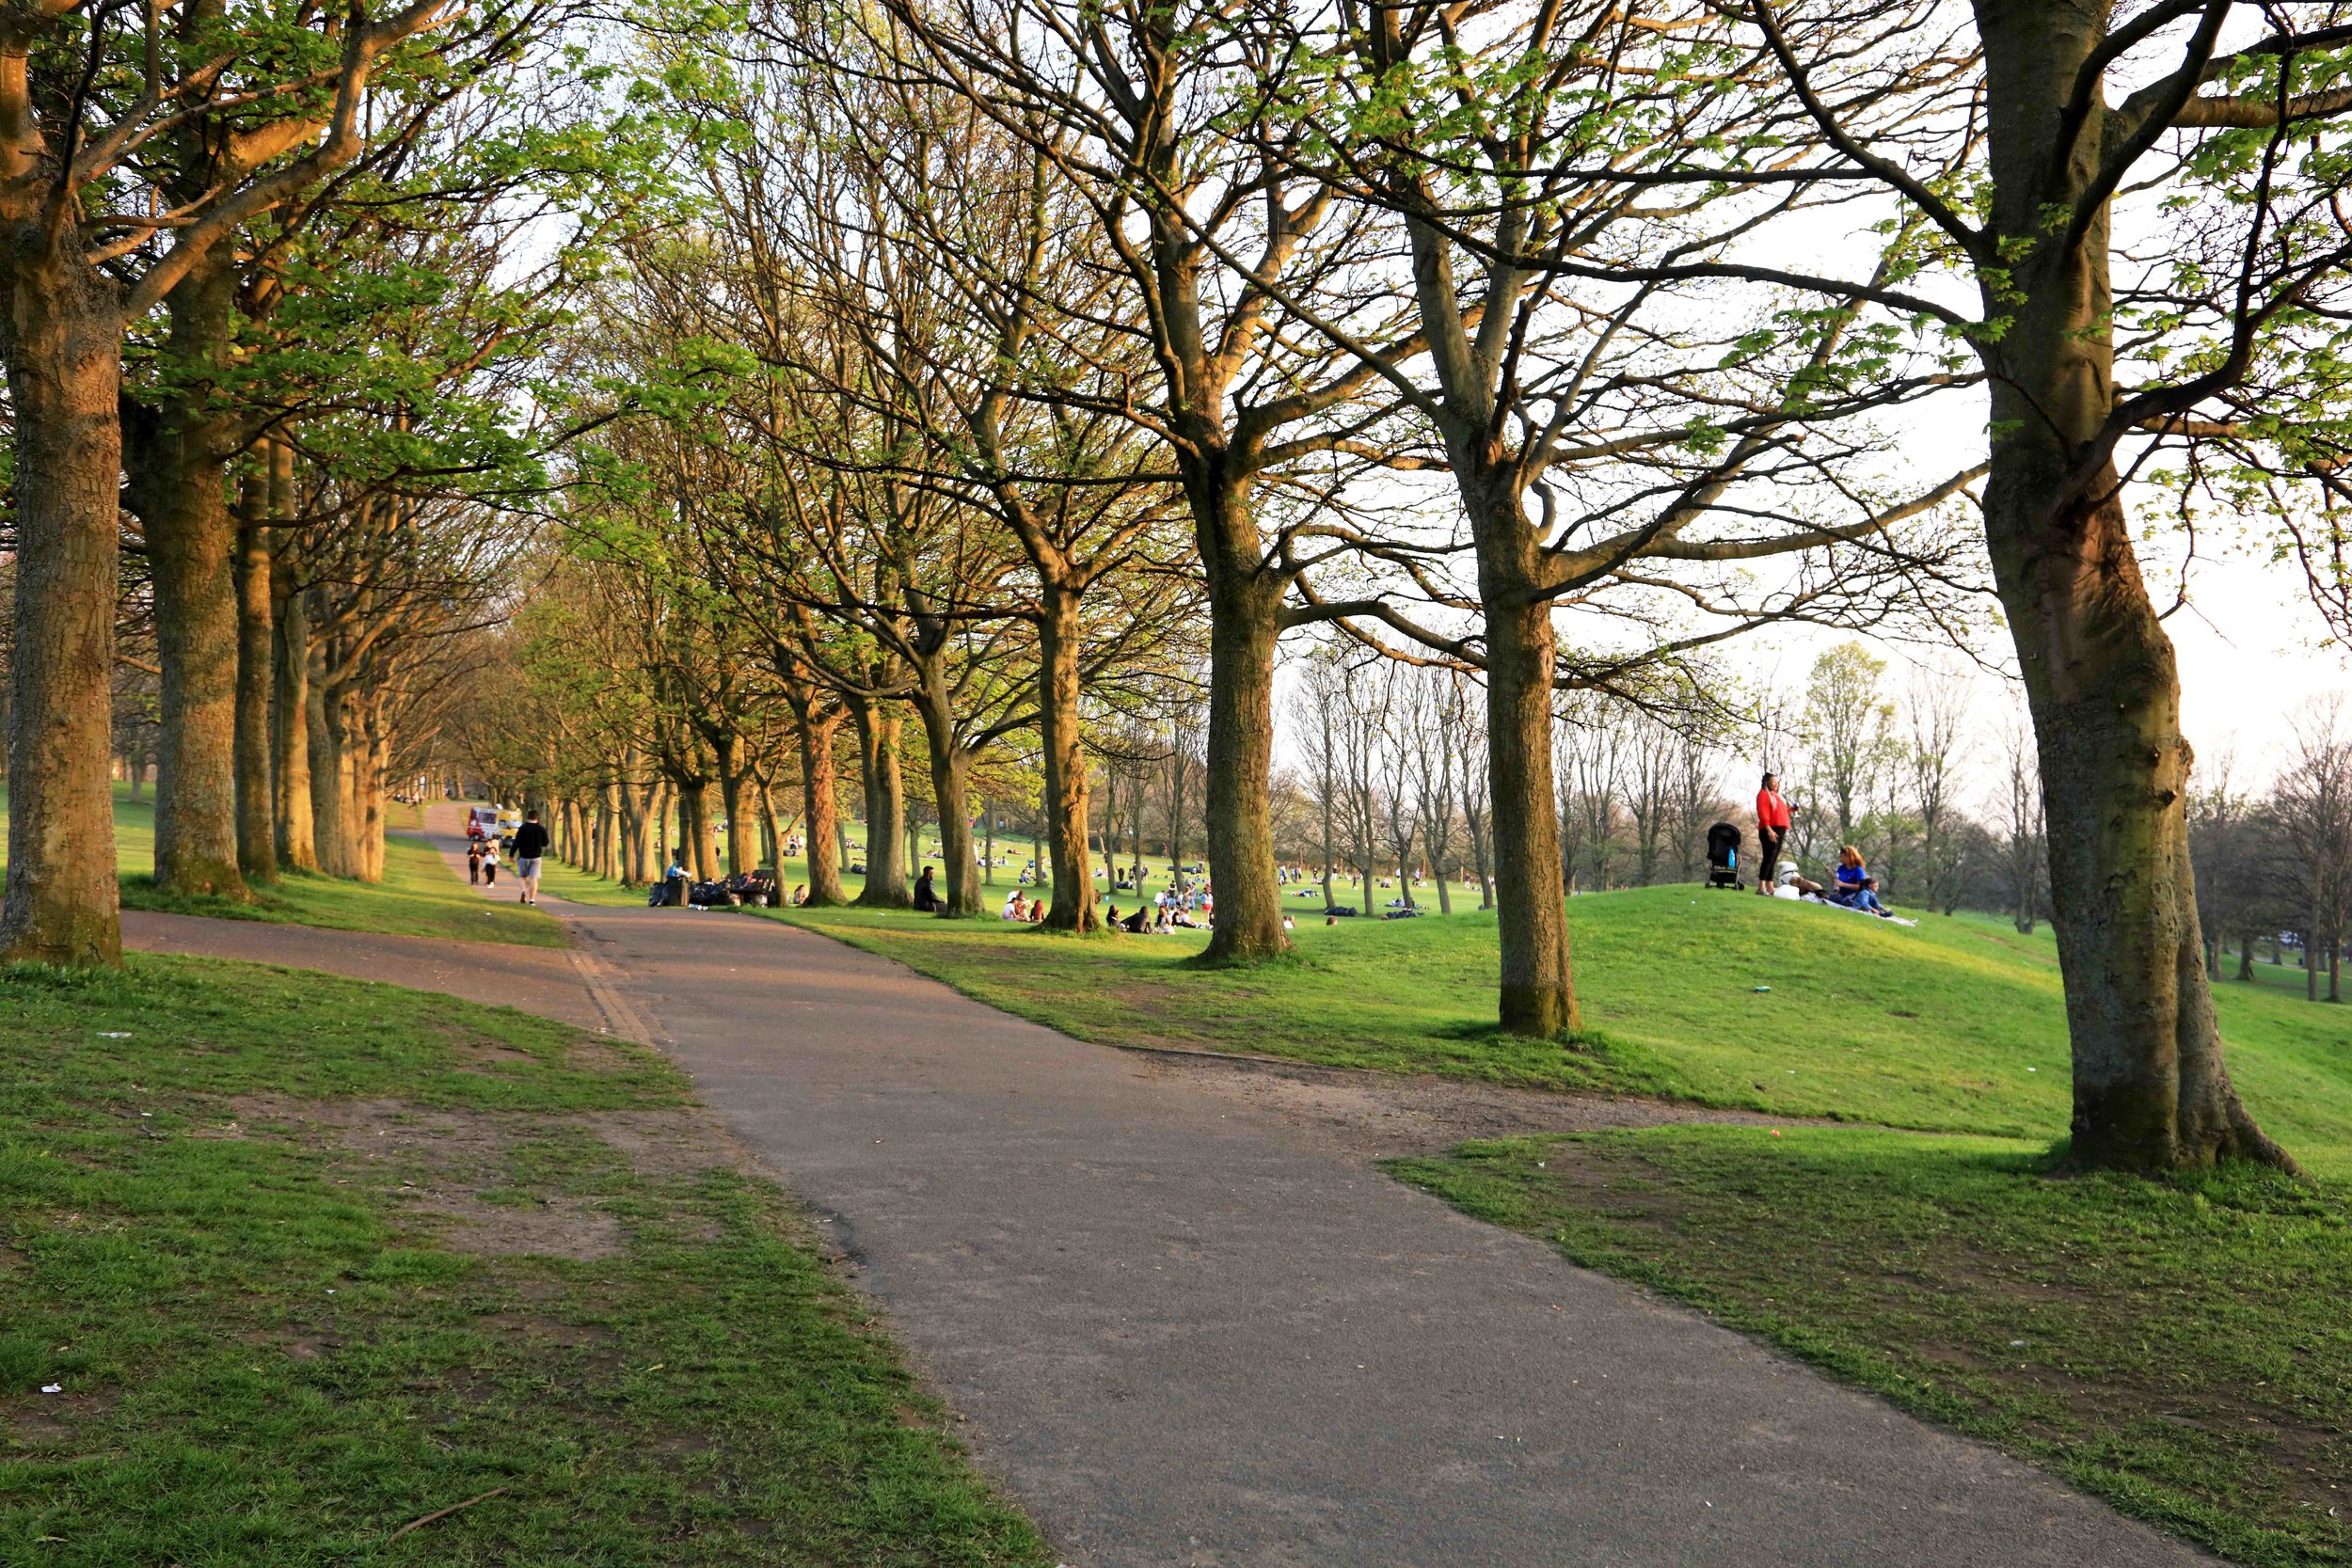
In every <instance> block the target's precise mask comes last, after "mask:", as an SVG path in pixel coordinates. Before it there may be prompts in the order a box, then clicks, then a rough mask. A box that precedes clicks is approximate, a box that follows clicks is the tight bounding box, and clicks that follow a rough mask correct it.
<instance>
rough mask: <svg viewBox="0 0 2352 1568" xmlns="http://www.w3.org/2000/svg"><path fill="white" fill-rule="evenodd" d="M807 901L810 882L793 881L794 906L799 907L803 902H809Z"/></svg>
mask: <svg viewBox="0 0 2352 1568" xmlns="http://www.w3.org/2000/svg"><path fill="white" fill-rule="evenodd" d="M807 902H808V884H807V883H806V882H795V883H793V884H792V907H793V908H794V909H798V908H800V907H801V906H802V905H803V904H805V903H807Z"/></svg>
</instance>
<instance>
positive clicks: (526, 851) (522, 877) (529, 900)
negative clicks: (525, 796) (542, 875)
mask: <svg viewBox="0 0 2352 1568" xmlns="http://www.w3.org/2000/svg"><path fill="white" fill-rule="evenodd" d="M547 852H548V831H547V830H546V829H545V828H543V827H541V826H540V825H539V814H538V813H537V812H535V811H527V812H525V813H523V825H522V826H521V827H519V828H517V829H516V830H515V876H516V879H517V880H518V881H520V882H521V883H522V885H523V893H522V902H524V903H526V904H536V903H538V902H539V857H540V856H542V855H544V854H546V853H547Z"/></svg>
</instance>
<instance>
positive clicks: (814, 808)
mask: <svg viewBox="0 0 2352 1568" xmlns="http://www.w3.org/2000/svg"><path fill="white" fill-rule="evenodd" d="M792 716H793V720H794V721H795V723H796V724H797V726H798V727H799V730H800V739H801V813H802V815H803V816H804V817H806V818H807V821H808V904H809V906H810V907H811V908H813V909H821V908H825V907H828V906H831V905H834V904H842V903H847V902H848V901H849V900H848V898H847V897H846V895H843V893H842V891H841V820H840V811H841V784H840V780H839V778H838V777H837V776H836V774H835V772H834V736H835V735H836V734H838V733H839V731H840V728H841V720H842V717H843V714H842V710H841V709H839V708H834V709H833V710H831V711H830V712H826V711H821V710H819V709H818V705H817V704H816V703H815V702H814V701H813V700H803V699H795V700H794V702H793V707H792ZM776 874H777V875H778V876H779V877H781V876H782V875H783V874H784V873H783V871H782V869H781V868H779V869H778V871H777V873H776Z"/></svg>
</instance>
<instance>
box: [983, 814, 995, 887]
mask: <svg viewBox="0 0 2352 1568" xmlns="http://www.w3.org/2000/svg"><path fill="white" fill-rule="evenodd" d="M980 827H981V832H982V834H983V837H982V840H981V844H980V882H981V885H982V886H984V887H994V886H995V885H996V807H995V804H994V802H993V801H989V800H982V801H981V802H980Z"/></svg>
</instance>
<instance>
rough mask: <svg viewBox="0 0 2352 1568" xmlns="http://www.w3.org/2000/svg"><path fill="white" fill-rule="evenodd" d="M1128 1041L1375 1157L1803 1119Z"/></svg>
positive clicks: (1161, 1076)
mask: <svg viewBox="0 0 2352 1568" xmlns="http://www.w3.org/2000/svg"><path fill="white" fill-rule="evenodd" d="M1123 1049H1127V1050H1130V1051H1133V1052H1134V1053H1135V1055H1136V1069H1135V1070H1136V1072H1138V1073H1139V1074H1141V1075H1142V1076H1143V1077H1146V1078H1149V1079H1152V1081H1154V1082H1157V1083H1169V1084H1181V1085H1184V1086H1186V1087H1188V1088H1196V1089H1206V1090H1208V1091H1210V1092H1211V1093H1214V1094H1218V1095H1222V1096H1225V1097H1226V1098H1228V1099H1231V1100H1235V1101H1240V1102H1242V1103H1243V1104H1246V1105H1249V1106H1252V1107H1255V1108H1256V1109H1258V1110H1261V1111H1265V1112H1268V1113H1271V1114H1272V1115H1274V1116H1276V1117H1279V1118H1280V1119H1281V1120H1282V1121H1284V1122H1286V1123H1288V1124H1289V1125H1291V1126H1293V1127H1295V1128H1299V1129H1301V1130H1302V1131H1305V1132H1309V1133H1311V1134H1313V1135H1316V1136H1319V1137H1322V1138H1326V1139H1328V1140H1330V1141H1332V1142H1335V1143H1337V1144H1339V1145H1340V1146H1341V1147H1343V1148H1345V1149H1346V1150H1347V1151H1348V1152H1350V1153H1351V1154H1358V1155H1361V1156H1364V1157H1366V1158H1369V1159H1375V1160H1376V1159H1387V1158H1389V1157H1391V1156H1394V1155H1402V1154H1437V1153H1441V1152H1443V1151H1444V1150H1446V1149H1449V1148H1453V1147H1454V1145H1455V1144H1458V1143H1463V1142H1467V1141H1469V1140H1470V1139H1474V1138H1513V1137H1521V1136H1526V1135H1531V1134H1534V1133H1538V1132H1595V1131H1598V1130H1600V1129H1603V1128H1611V1127H1659V1126H1663V1125H1665V1124H1667V1123H1670V1122H1688V1121H1718V1122H1740V1123H1745V1124H1748V1125H1754V1126H1772V1127H1789V1126H1795V1125H1798V1124H1799V1123H1800V1121H1801V1120H1802V1118H1797V1117H1767V1116H1760V1115H1757V1114H1756V1113H1754V1112H1749V1111H1712V1110H1707V1109H1704V1108H1701V1107H1699V1106H1695V1105H1678V1104H1674V1103H1672V1102H1669V1101H1655V1100H1610V1099H1602V1098H1599V1097H1596V1096H1587V1095H1568V1094H1552V1093H1549V1092H1547V1091H1545V1090H1542V1089H1521V1088H1510V1087H1506V1086H1504V1085H1499V1084H1471V1083H1465V1082H1463V1081H1462V1080H1460V1079H1458V1078H1437V1077H1427V1076H1415V1077H1408V1076H1406V1075H1404V1074H1401V1073H1394V1072H1378V1071H1371V1070H1365V1069H1356V1068H1332V1067H1314V1066H1310V1065H1307V1064H1303V1063H1297V1062H1277V1061H1271V1060H1267V1059H1263V1058H1260V1057H1254V1056H1228V1055H1223V1054H1219V1053H1211V1052H1205V1051H1203V1052H1191V1051H1152V1050H1144V1049H1141V1048H1137V1047H1125V1048H1123Z"/></svg>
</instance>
